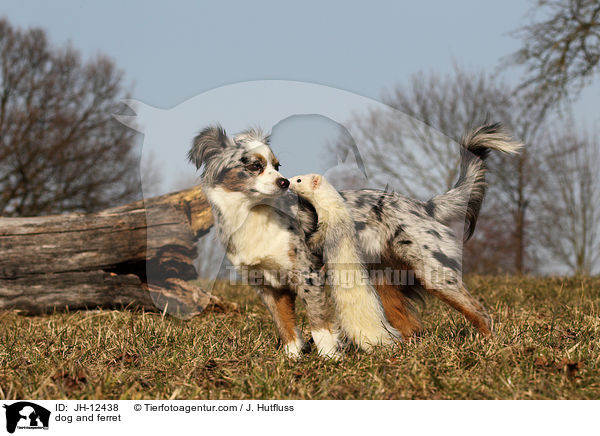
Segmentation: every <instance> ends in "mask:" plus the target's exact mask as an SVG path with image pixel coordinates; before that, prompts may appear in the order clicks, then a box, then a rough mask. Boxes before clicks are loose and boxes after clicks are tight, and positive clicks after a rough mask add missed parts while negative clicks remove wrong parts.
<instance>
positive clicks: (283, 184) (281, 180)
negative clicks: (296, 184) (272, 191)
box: [275, 177, 290, 189]
mask: <svg viewBox="0 0 600 436" xmlns="http://www.w3.org/2000/svg"><path fill="white" fill-rule="evenodd" d="M275 183H277V186H279V187H280V188H281V189H287V188H288V187H289V186H290V181H289V180H288V179H284V178H283V177H280V178H279V179H277V180H276V181H275Z"/></svg>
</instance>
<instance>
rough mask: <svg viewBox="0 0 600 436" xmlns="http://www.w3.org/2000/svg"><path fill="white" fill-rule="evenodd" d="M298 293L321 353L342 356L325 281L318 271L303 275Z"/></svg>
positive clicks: (333, 356)
mask: <svg viewBox="0 0 600 436" xmlns="http://www.w3.org/2000/svg"><path fill="white" fill-rule="evenodd" d="M297 292H298V295H299V296H300V298H301V299H302V302H303V303H304V305H305V307H306V315H307V317H308V323H309V324H310V330H311V334H312V337H313V340H314V341H315V345H316V346H317V351H318V352H319V354H320V355H322V356H326V357H330V358H332V359H339V358H341V354H340V352H339V340H338V339H339V338H338V336H339V335H338V333H337V329H336V328H335V326H334V323H333V310H332V308H331V305H330V304H329V300H328V298H327V293H326V291H325V286H324V283H320V280H319V279H318V277H316V273H313V274H312V276H310V275H309V276H306V277H303V278H302V279H301V280H300V281H299V286H298V288H297Z"/></svg>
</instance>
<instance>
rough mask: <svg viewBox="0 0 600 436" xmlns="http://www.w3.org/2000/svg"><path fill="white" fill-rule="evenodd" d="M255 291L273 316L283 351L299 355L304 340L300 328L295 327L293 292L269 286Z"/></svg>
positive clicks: (290, 354) (294, 355) (290, 355)
mask: <svg viewBox="0 0 600 436" xmlns="http://www.w3.org/2000/svg"><path fill="white" fill-rule="evenodd" d="M256 291H257V293H258V295H259V296H260V298H261V300H262V302H263V303H264V305H265V306H266V307H267V309H268V310H269V312H270V313H271V316H272V317H273V321H274V322H275V328H276V329H277V333H278V334H279V337H280V339H281V342H282V343H283V347H284V350H285V353H286V354H287V355H288V356H289V357H293V358H297V357H299V356H300V354H301V352H302V347H303V346H304V341H303V340H302V334H301V333H300V330H299V329H298V328H297V327H296V312H295V300H296V294H295V292H294V291H292V290H289V289H275V288H272V287H270V286H264V287H260V288H257V290H256Z"/></svg>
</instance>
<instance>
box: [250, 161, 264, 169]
mask: <svg viewBox="0 0 600 436" xmlns="http://www.w3.org/2000/svg"><path fill="white" fill-rule="evenodd" d="M248 169H249V170H250V171H260V170H262V165H261V164H260V163H258V162H254V163H251V164H250V165H249V166H248Z"/></svg>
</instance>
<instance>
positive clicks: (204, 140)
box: [188, 124, 231, 169]
mask: <svg viewBox="0 0 600 436" xmlns="http://www.w3.org/2000/svg"><path fill="white" fill-rule="evenodd" d="M230 145H231V140H230V139H229V138H228V137H227V133H225V130H224V129H223V128H222V127H221V126H220V125H218V124H217V125H215V126H208V127H207V128H205V129H204V130H202V131H201V132H200V133H198V135H196V137H195V138H194V140H193V141H192V148H190V151H189V152H188V159H189V161H190V162H192V163H193V164H194V165H196V168H198V169H199V168H200V167H201V166H202V164H203V163H206V162H208V161H209V160H211V159H212V158H213V157H215V156H216V155H218V154H219V153H221V152H222V151H223V150H224V149H225V148H227V147H228V146H230Z"/></svg>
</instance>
